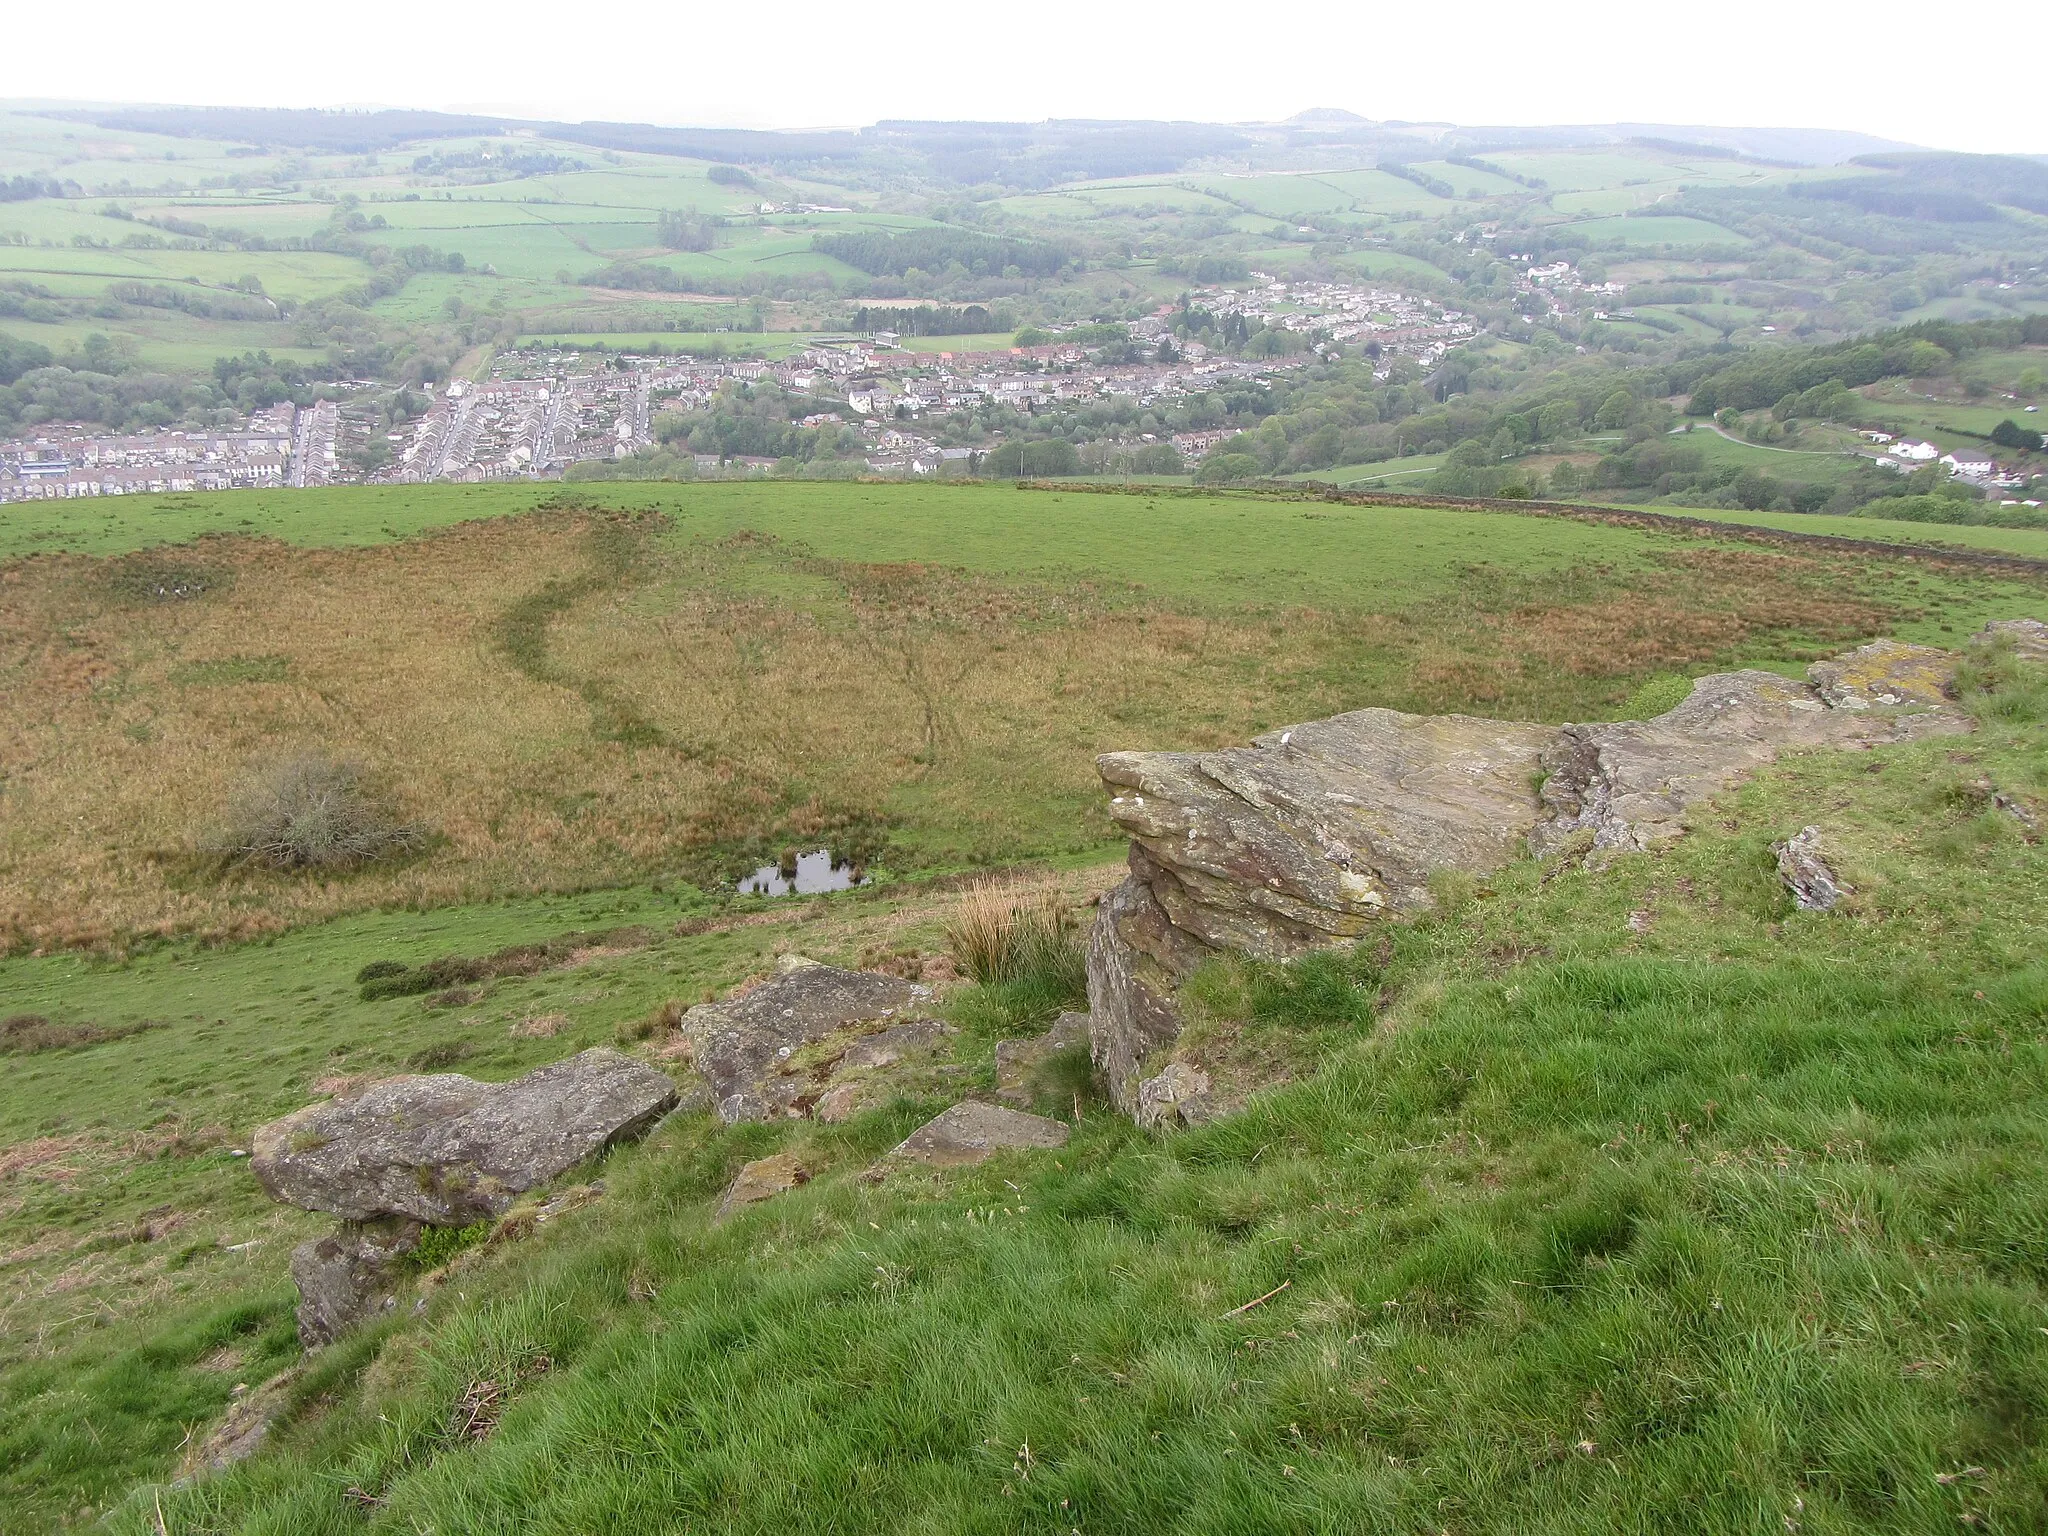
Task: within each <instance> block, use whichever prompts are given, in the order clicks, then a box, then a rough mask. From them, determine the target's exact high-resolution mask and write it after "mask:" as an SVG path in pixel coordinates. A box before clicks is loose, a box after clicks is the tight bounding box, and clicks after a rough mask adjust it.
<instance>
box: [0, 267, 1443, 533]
mask: <svg viewBox="0 0 2048 1536" xmlns="http://www.w3.org/2000/svg"><path fill="white" fill-rule="evenodd" d="M1190 302H1191V305H1192V306H1193V307H1198V308H1200V309H1202V310H1205V311H1206V312H1208V313H1210V314H1213V315H1218V316H1223V315H1230V316H1238V317H1241V318H1243V319H1244V320H1245V321H1246V322H1247V323H1256V324H1258V325H1261V326H1264V327H1266V328H1268V329H1270V330H1273V331H1277V332H1282V333H1287V334H1289V335H1291V336H1299V337H1301V338H1302V340H1301V341H1300V342H1295V343H1293V344H1292V346H1291V348H1290V349H1289V350H1279V351H1275V352H1274V353H1273V354H1272V355H1268V356H1263V357H1258V358H1237V357H1230V356H1227V355H1225V354H1224V353H1223V352H1221V351H1220V350H1217V349H1215V348H1212V347H1210V346H1209V345H1206V344H1205V343H1204V342H1202V341H1201V340H1199V339H1195V338H1191V337H1181V338H1175V336H1174V326H1173V315H1174V311H1173V309H1172V308H1171V307H1167V308H1165V309H1163V310H1162V311H1161V312H1160V313H1158V314H1155V315H1152V316H1148V317H1146V318H1144V319H1141V320H1138V321H1136V322H1133V323H1131V324H1130V325H1129V326H1128V342H1129V343H1134V344H1135V346H1133V345H1129V344H1126V345H1124V346H1122V347H1118V348H1106V347H1104V346H1103V345H1101V344H1100V343H1096V344H1094V345H1089V346H1084V345H1081V344H1079V343H1077V342H1072V341H1063V340H1061V339H1060V337H1059V335H1058V333H1053V337H1052V339H1051V340H1050V341H1048V342H1044V343H1042V344H1040V345H1036V346H1026V347H1008V348H1002V349H999V350H982V351H968V350H962V351H958V352H954V351H948V350H940V351H936V352H933V351H917V350H910V349H907V348H905V347H904V346H903V345H902V343H903V340H904V338H903V337H901V336H899V335H897V334H894V333H892V332H888V331H876V332H872V333H866V334H849V335H843V336H820V337H815V338H813V339H811V340H809V341H808V342H807V343H806V344H805V345H803V346H802V347H800V348H798V349H797V350H796V351H794V352H793V353H791V354H790V355H789V356H788V357H786V358H783V359H781V360H778V361H773V362H770V361H766V360H762V359H758V358H744V357H741V358H709V359H706V358H695V357H671V356H653V355H642V354H636V353H625V352H601V351H596V350H568V349H542V348H526V349H519V350H512V351H507V352H503V353H501V354H499V355H498V356H497V357H496V358H495V359H494V360H493V363H492V366H491V368H490V370H489V376H488V377H486V378H484V379H482V380H468V379H456V380H453V381H450V382H448V383H446V384H444V385H441V386H439V387H438V388H436V389H435V391H434V394H433V397H432V403H431V405H430V406H429V407H428V409H427V410H426V411H425V413H424V414H422V415H420V416H418V417H416V418H415V419H413V420H411V421H408V422H404V423H402V424H399V425H397V426H395V427H391V428H388V429H387V428H385V427H384V426H382V425H381V424H380V423H379V422H378V420H377V419H376V415H375V412H374V410H373V409H371V399H372V396H373V394H374V390H373V387H372V386H370V385H368V384H367V383H354V384H344V385H341V386H337V387H335V388H334V391H333V394H332V395H331V396H329V395H327V394H326V392H325V391H324V390H323V398H320V399H318V400H316V401H314V402H313V403H312V404H310V405H308V406H307V407H305V408H304V409H297V408H294V407H293V406H292V405H290V404H283V405H278V406H275V407H272V408H270V409H268V410H266V411H262V412H258V413H257V414H256V415H254V416H252V417H251V418H250V420H249V423H248V426H247V428H246V429H245V430H243V431H240V432H204V433H192V432H181V431H173V430H162V429H159V430H156V431H147V432H137V433H127V434H121V435H118V436H114V435H95V434H92V433H90V432H88V431H86V430H85V429H84V428H74V429H67V428H65V427H63V426H61V425H51V426H46V427H43V428H41V429H39V430H38V431H37V432H36V433H35V435H34V436H32V437H29V436H24V437H22V438H20V439H17V440H14V441H10V442H4V443H0V502H8V501H27V500H40V499H46V498H67V497H80V496H118V495H125V494H130V493H139V492H174V491H206V490H224V489H230V488H236V487H250V486H270V487H314V486H325V485H340V484H357V483H370V484H379V483H382V484H418V483H425V482H431V481H488V480H509V479H546V478H551V477H554V476H559V475H560V474H562V473H563V472H564V471H565V470H566V469H568V468H569V467H570V466H571V465H574V464H577V463H581V462H587V461H590V460H597V459H625V458H630V457H632V456H633V455H635V454H638V453H641V452H644V451H646V450H648V449H651V448H653V447H654V446H655V444H656V441H657V436H656V429H655V423H656V419H657V418H658V417H659V416H660V415H662V414H663V413H668V412H681V413H688V412H692V411H699V410H703V409H705V408H707V407H709V406H710V405H711V404H712V403H713V402H714V401H715V400H716V399H717V398H718V397H719V395H720V394H721V392H723V391H726V390H729V389H732V388H734V387H736V386H741V385H746V384H752V383H759V382H767V383H771V384H774V385H775V386H777V387H778V388H780V389H782V390H784V391H786V392H787V393H789V394H792V395H804V396H810V397H812V398H814V399H815V400H816V402H817V406H818V409H817V410H816V411H815V412H812V413H810V414H808V415H806V416H805V417H804V418H803V419H802V421H801V423H800V424H801V425H803V426H805V427H836V428H841V429H850V430H851V431H852V433H853V434H854V436H855V438H856V439H857V440H858V443H859V445H860V452H861V455H862V467H863V468H864V469H865V470H866V471H867V472H869V473H872V474H878V475H893V474H900V475H910V476H917V475H932V474H940V473H946V472H949V471H951V472H958V473H968V472H971V470H972V468H973V467H974V466H975V464H976V463H977V461H978V459H979V457H980V455H979V453H977V452H976V451H975V450H972V449H969V448H966V447H959V446H941V445H940V443H939V442H938V441H937V435H936V434H935V433H931V432H927V431H922V430H920V427H919V423H920V421H922V420H924V419H926V418H931V417H939V416H947V415H950V414H952V413H956V412H961V411H966V412H975V411H980V410H982V409H984V408H988V407H1006V408H1008V409H1010V410H1012V411H1016V412H1019V413H1023V414H1026V415H1029V414H1032V413H1037V412H1042V411H1045V410H1048V409H1059V408H1062V407H1072V406H1076V405H1080V404H1083V403H1087V402H1092V401H1103V400H1124V401H1128V402H1129V403H1131V404H1132V405H1134V406H1136V407H1139V408H1141V409H1142V408H1146V407H1152V406H1158V405H1170V404H1172V403H1174V402H1177V401H1180V400H1184V399H1186V398H1188V397H1190V396H1196V395H1201V394H1204V393H1206V392H1209V391H1212V390H1215V389H1218V388H1220V387H1222V386H1224V385H1227V384H1231V383H1236V382H1243V381H1258V380H1263V379H1271V378H1274V377H1276V376H1278V375H1280V374H1282V373H1285V372H1287V371H1289V370H1292V369H1297V368H1301V367H1304V366H1307V365H1308V364H1310V363H1312V362H1315V361H1318V360H1320V359H1322V358H1324V357H1327V356H1329V355H1330V354H1331V353H1332V352H1333V351H1341V350H1345V349H1355V348H1359V347H1365V348H1366V349H1367V352H1368V355H1369V356H1370V357H1371V358H1372V360H1373V363H1374V371H1375V373H1376V375H1377V376H1378V377H1381V378H1385V377H1386V376H1387V375H1388V372H1389V371H1390V370H1391V368H1392V367H1393V365H1394V362H1395V360H1396V359H1397V358H1401V357H1407V358H1410V359H1412V360H1413V363H1414V365H1415V366H1416V367H1417V368H1418V369H1420V370H1422V371H1424V372H1426V371H1427V370H1429V369H1430V368H1433V367H1434V366H1436V365H1437V364H1438V363H1439V362H1441V361H1442V359H1443V357H1444V355H1445V353H1446V352H1447V351H1448V350H1449V349H1450V348H1451V347H1452V346H1454V345H1456V344H1457V343H1458V342H1459V341H1461V340H1463V339H1465V338H1467V337H1469V336H1471V335H1473V334H1474V332H1475V330H1476V327H1475V325H1474V324H1473V322H1472V321H1471V320H1470V319H1469V318H1467V317H1466V316H1464V315H1462V314H1460V313H1458V312H1457V311H1455V310H1447V309H1444V308H1442V307H1441V306H1439V305H1436V304H1434V303H1432V302H1431V301H1429V300H1426V299H1418V298H1414V297H1412V296H1409V295H1406V294H1403V293H1399V292H1395V291H1389V290H1383V289H1379V288H1372V287H1356V286H1351V285H1345V284H1339V283H1317V282H1304V283H1286V282H1280V281H1276V280H1273V279H1270V278H1267V277H1265V276H1264V275H1263V274H1254V281H1253V284H1252V285H1251V286H1249V287H1211V288H1204V289H1201V290H1199V291H1198V292H1196V293H1195V294H1194V295H1193V296H1192V298H1191V301H1190ZM1133 354H1136V356H1137V358H1138V360H1135V361H1132V360H1128V359H1130V358H1131V357H1132V356H1133ZM1110 357H1122V358H1124V359H1126V360H1123V361H1109V360H1108V358H1110ZM998 435H1000V434H998ZM1228 435H1229V434H1228V433H1226V432H1189V433H1183V434H1179V435H1178V436H1176V437H1175V438H1174V439H1173V442H1174V446H1175V448H1176V449H1177V450H1178V451H1179V452H1180V453H1181V454H1182V456H1183V458H1184V459H1186V460H1188V461H1190V462H1199V461H1200V459H1201V458H1202V456H1203V455H1204V454H1205V453H1206V452H1207V451H1208V449H1209V448H1210V447H1211V446H1213V444H1214V443H1215V442H1216V441H1218V440H1220V439H1221V438H1223V437H1226V436H1228ZM1147 440H1148V441H1149V440H1150V439H1149V438H1148V439H1147ZM693 459H694V467H695V469H696V471H697V472H698V473H700V474H717V473H738V474H749V473H762V472H765V471H766V470H768V469H770V468H772V467H773V466H774V464H775V462H776V461H774V460H772V459H766V458H757V457H749V456H734V455H726V456H721V455H718V454H696V455H694V456H693Z"/></svg>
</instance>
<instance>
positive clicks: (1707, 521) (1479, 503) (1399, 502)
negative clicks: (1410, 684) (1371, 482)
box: [1017, 480, 2048, 576]
mask: <svg viewBox="0 0 2048 1536" xmlns="http://www.w3.org/2000/svg"><path fill="white" fill-rule="evenodd" d="M1017 488H1018V489H1019V490H1030V491H1068V492H1073V491H1086V492H1093V493H1097V494H1104V493H1106V494H1109V495H1116V496H1153V497H1157V496H1162V495H1167V496H1218V495H1223V496H1228V495H1237V496H1246V497H1250V498H1254V499H1258V500H1265V501H1319V502H1336V503H1337V504H1339V505H1340V506H1355V507H1417V508H1428V507H1441V508H1445V509H1447V510H1450V511H1455V512H1512V513H1516V514H1518V515H1520V516H1523V517H1561V518H1569V519H1571V520H1573V521H1576V522H1582V523H1602V524H1605V525H1607V526H1609V527H1614V528H1641V529H1646V530H1651V531H1656V532H1664V533H1685V534H1692V535H1695V536H1706V537H1712V538H1717V539H1726V538H1735V539H1741V540H1744V541H1746V542H1748V543H1752V544H1782V545H1789V546H1792V547H1794V548H1798V547H1805V548H1808V549H1833V550H1840V551H1842V552H1844V553H1850V554H1865V555H1891V556H1896V557H1899V558H1903V559H1909V560H1920V561H1925V562H1928V563H1930V564H1936V565H1967V566H1973V567H1975V568H1977V569H1980V570H1984V569H1989V570H2006V571H2013V572H2017V573H2023V574H2026V575H2029V576H2048V559H2042V558H2040V557H2038V556H2034V555H2016V554H2009V553H2006V552H2003V551H2000V550H1980V549H1958V548H1956V547H1955V546H1954V545H1952V544H1893V543H1889V542H1887V541H1885V540H1882V539H1852V538H1849V537H1847V536H1846V535H1843V534H1839V533H1795V532H1793V531H1792V530H1791V529H1787V528H1760V527H1758V526H1756V525H1755V524H1753V523H1721V522H1716V521H1714V519H1712V518H1708V517H1684V516H1680V515H1678V514H1675V513H1670V512H1643V511H1637V510H1635V509H1633V508H1629V507H1600V506H1591V505H1588V504H1586V503H1584V502H1576V501H1538V500H1534V499H1529V500H1519V499H1512V498H1509V497H1504V496H1409V495H1404V494H1402V493H1401V492H1399V491H1345V490H1339V489H1337V488H1336V487H1334V486H1326V487H1320V488H1318V489H1313V490H1311V489H1309V488H1308V487H1307V485H1306V484H1305V483H1301V482H1294V481H1284V480H1283V481H1256V482H1253V483H1252V484H1250V485H1247V486H1240V487H1232V488H1225V487H1213V488H1212V487H1207V486H1164V485H1131V486H1125V485H1100V484H1092V485H1076V484H1073V483H1071V482H1067V481H1060V480H1019V481H1018V482H1017Z"/></svg>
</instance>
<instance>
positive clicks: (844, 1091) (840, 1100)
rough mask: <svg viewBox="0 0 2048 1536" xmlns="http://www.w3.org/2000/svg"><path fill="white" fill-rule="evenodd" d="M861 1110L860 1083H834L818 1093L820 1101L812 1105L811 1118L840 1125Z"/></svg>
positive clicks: (828, 1123)
mask: <svg viewBox="0 0 2048 1536" xmlns="http://www.w3.org/2000/svg"><path fill="white" fill-rule="evenodd" d="M859 1111H860V1084H859V1083H834V1084H833V1085H832V1086H831V1087H830V1088H827V1089H826V1090H825V1091H824V1092H823V1093H821V1094H819V1095H818V1102H817V1103H816V1104H813V1105H812V1106H811V1118H812V1119H814V1120H822V1121H824V1122H825V1123H826V1124H827V1125H838V1124H840V1123H842V1122H843V1121H847V1120H851V1119H852V1118H853V1117H854V1115H856V1114H857V1113H859Z"/></svg>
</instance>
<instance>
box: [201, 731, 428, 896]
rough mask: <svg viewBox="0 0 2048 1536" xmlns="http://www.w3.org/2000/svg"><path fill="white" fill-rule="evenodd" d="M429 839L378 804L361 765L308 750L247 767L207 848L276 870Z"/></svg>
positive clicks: (346, 863) (359, 858)
mask: <svg viewBox="0 0 2048 1536" xmlns="http://www.w3.org/2000/svg"><path fill="white" fill-rule="evenodd" d="M424 839H425V834H424V833H423V832H422V831H421V829H420V828H418V827H416V826H412V825H410V824H408V823H405V822H401V821H398V820H396V819H395V818H393V817H392V816H390V815H389V814H388V813H387V812H386V811H385V810H384V808H383V807H382V806H380V805H378V804H377V803H376V801H375V799H374V798H373V797H372V796H371V794H370V792H369V790H368V788H367V786H366V785H365V783H364V772H363V767H362V765H361V764H359V763H352V762H346V761H342V760H340V759H337V758H332V757H329V756H327V755H326V754H325V753H322V752H304V753H301V754H299V755H298V756H296V757H291V758H287V759H285V760H284V761H283V762H280V763H276V764H273V765H272V766H270V767H267V768H263V769H259V770H257V771H255V772H252V773H251V774H249V775H248V776H247V777H246V778H245V779H244V780H243V781H242V783H241V784H240V785H239V786H237V788H236V789H235V791H234V793H233V794H232V795H230V796H229V798H228V804H227V811H226V814H225V816H224V817H223V818H222V821H221V824H220V826H219V827H217V828H216V829H215V830H214V831H213V833H212V834H211V835H210V836H209V837H208V839H207V841H206V847H207V849H208V851H210V852H213V853H219V854H224V855H226V856H228V857H229V858H231V859H233V860H234V861H235V862H237V863H251V864H267V865H269V866H271V867H272V868H274V869H347V868H352V867H354V866H355V865H359V864H367V863H370V862H371V861H372V860H375V859H379V858H383V857H384V856H386V855H387V854H393V853H400V852H404V851H406V850H409V849H413V848H417V847H418V846H419V845H420V844H421V842H423V841H424Z"/></svg>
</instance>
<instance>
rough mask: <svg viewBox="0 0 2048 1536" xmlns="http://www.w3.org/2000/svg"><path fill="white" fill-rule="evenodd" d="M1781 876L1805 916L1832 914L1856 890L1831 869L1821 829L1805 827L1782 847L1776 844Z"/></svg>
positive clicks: (1775, 851)
mask: <svg viewBox="0 0 2048 1536" xmlns="http://www.w3.org/2000/svg"><path fill="white" fill-rule="evenodd" d="M1771 851H1772V852H1773V853H1775V854H1776V855H1777V856H1778V874H1779V875H1780V877H1782V878H1783V880H1784V882H1785V885H1786V887H1787V888H1788V889H1789V890H1790V891H1791V892H1792V900H1793V901H1794V902H1796V903H1797V904H1798V907H1799V910H1800V911H1802V912H1832V911H1833V910H1834V909H1835V906H1836V904H1837V903H1839V902H1840V901H1841V899H1842V898H1843V897H1844V896H1848V895H1852V894H1854V892H1853V888H1852V887H1851V886H1849V885H1848V884H1847V883H1846V882H1844V881H1843V880H1842V878H1841V877H1840V876H1839V875H1837V874H1836V873H1835V872H1834V871H1833V870H1832V869H1830V868H1829V867H1828V861H1827V860H1826V859H1825V858H1823V857H1822V855H1821V851H1820V828H1819V827H1803V828H1801V829H1800V830H1799V831H1798V832H1797V833H1795V834H1794V835H1793V836H1791V837H1789V838H1787V839H1786V840H1785V841H1784V842H1782V843H1773V844H1772V845H1771Z"/></svg>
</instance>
